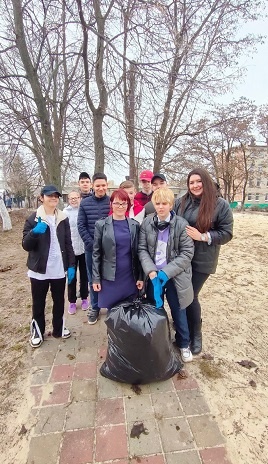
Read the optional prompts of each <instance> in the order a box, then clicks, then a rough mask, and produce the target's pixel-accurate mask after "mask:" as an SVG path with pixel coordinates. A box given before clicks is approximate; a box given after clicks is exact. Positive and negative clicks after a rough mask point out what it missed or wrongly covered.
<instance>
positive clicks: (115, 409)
mask: <svg viewBox="0 0 268 464" xmlns="http://www.w3.org/2000/svg"><path fill="white" fill-rule="evenodd" d="M124 422H125V413H124V403H123V398H105V399H102V400H99V401H97V404H96V424H97V425H111V424H122V423H124Z"/></svg>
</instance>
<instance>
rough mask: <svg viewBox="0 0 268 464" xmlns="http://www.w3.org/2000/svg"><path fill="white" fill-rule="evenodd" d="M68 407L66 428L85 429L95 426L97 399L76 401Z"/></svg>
mask: <svg viewBox="0 0 268 464" xmlns="http://www.w3.org/2000/svg"><path fill="white" fill-rule="evenodd" d="M66 409H67V416H66V424H65V429H66V430H73V429H84V428H88V427H93V426H94V421H95V401H79V402H74V403H71V404H70V405H69V406H68V407H67V408H66Z"/></svg>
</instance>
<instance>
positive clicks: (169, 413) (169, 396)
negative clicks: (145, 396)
mask: <svg viewBox="0 0 268 464" xmlns="http://www.w3.org/2000/svg"><path fill="white" fill-rule="evenodd" d="M152 402H153V407H154V411H155V414H156V417H157V418H158V419H161V418H162V417H174V416H183V412H182V409H181V406H180V403H179V400H178V397H177V395H176V393H175V392H162V393H152Z"/></svg>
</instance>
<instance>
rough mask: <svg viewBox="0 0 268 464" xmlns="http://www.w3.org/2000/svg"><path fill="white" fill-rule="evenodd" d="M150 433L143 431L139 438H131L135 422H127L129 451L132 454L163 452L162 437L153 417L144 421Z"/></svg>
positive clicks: (141, 454)
mask: <svg viewBox="0 0 268 464" xmlns="http://www.w3.org/2000/svg"><path fill="white" fill-rule="evenodd" d="M142 422H143V425H144V427H145V429H147V431H148V435H145V434H144V433H142V434H141V435H140V436H139V438H137V437H136V438H131V436H130V433H131V429H132V427H133V425H134V424H136V423H137V422H131V423H129V424H127V427H128V443H129V453H130V455H131V456H134V455H135V456H144V455H148V454H158V453H161V452H162V448H161V443H160V437H159V433H158V430H157V428H156V422H155V420H153V419H149V420H144V421H142Z"/></svg>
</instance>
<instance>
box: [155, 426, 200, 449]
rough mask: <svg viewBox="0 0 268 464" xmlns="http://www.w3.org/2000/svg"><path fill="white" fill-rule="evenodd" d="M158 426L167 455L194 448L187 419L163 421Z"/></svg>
mask: <svg viewBox="0 0 268 464" xmlns="http://www.w3.org/2000/svg"><path fill="white" fill-rule="evenodd" d="M158 425H159V430H160V435H161V439H162V444H163V449H164V451H165V452H166V453H168V452H171V451H180V450H186V449H192V448H194V442H193V437H192V434H191V430H190V428H189V426H188V424H187V421H186V419H185V418H182V417H177V418H176V417H175V418H172V419H169V418H167V419H162V420H159V421H158Z"/></svg>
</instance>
